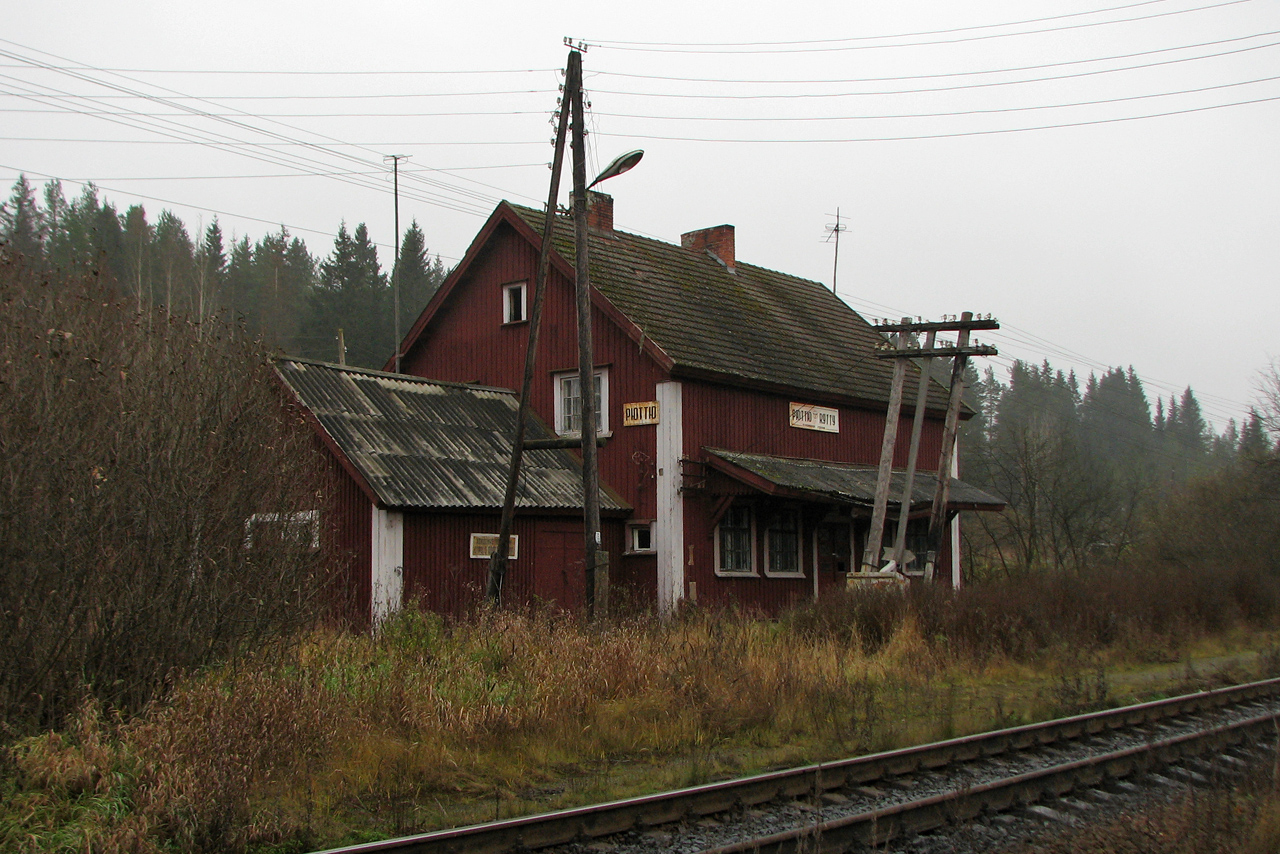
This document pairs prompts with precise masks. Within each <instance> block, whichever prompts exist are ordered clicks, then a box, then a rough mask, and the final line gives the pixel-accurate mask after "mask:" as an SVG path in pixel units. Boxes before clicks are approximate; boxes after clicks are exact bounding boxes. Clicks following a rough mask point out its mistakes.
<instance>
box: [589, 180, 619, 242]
mask: <svg viewBox="0 0 1280 854" xmlns="http://www.w3.org/2000/svg"><path fill="white" fill-rule="evenodd" d="M587 228H590V229H591V230H592V231H603V232H605V233H606V234H612V233H613V196H610V195H609V194H608V193H597V192H596V191H595V190H587Z"/></svg>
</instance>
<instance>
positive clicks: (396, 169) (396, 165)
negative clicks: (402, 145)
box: [382, 154, 409, 374]
mask: <svg viewBox="0 0 1280 854" xmlns="http://www.w3.org/2000/svg"><path fill="white" fill-rule="evenodd" d="M408 159H409V155H407V154H388V155H387V156H386V157H383V158H382V160H383V162H384V163H385V162H386V161H388V160H390V161H391V174H392V176H393V179H392V180H393V181H394V186H395V214H396V221H395V227H396V256H395V260H394V261H393V262H392V264H391V303H392V309H391V310H392V311H393V312H394V313H395V318H394V320H393V321H392V323H393V326H394V329H395V336H396V358H395V365H396V373H397V374H398V373H400V161H401V160H408Z"/></svg>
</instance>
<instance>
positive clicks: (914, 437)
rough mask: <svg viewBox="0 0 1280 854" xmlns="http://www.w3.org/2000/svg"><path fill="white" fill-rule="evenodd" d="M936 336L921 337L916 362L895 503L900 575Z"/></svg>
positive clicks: (896, 559)
mask: <svg viewBox="0 0 1280 854" xmlns="http://www.w3.org/2000/svg"><path fill="white" fill-rule="evenodd" d="M937 335H938V333H936V332H934V331H933V330H930V331H929V332H927V333H926V334H925V339H924V351H923V354H924V358H923V359H922V360H921V361H920V385H919V386H918V387H917V388H916V408H915V412H914V413H913V414H912V416H911V448H910V450H908V452H907V473H906V475H905V476H904V477H903V483H902V500H901V501H899V502H898V530H897V532H896V533H895V534H894V537H893V564H894V566H896V567H897V568H898V571H899V572H902V565H903V557H905V555H906V551H907V524H908V523H909V522H910V519H911V491H912V490H913V489H914V488H915V480H916V460H917V458H918V457H919V456H920V437H921V435H922V434H923V433H924V410H925V404H926V403H927V402H928V400H929V380H930V376H929V372H930V369H931V368H932V367H933V358H932V357H931V356H930V355H929V351H930V350H932V349H933V342H934V340H935V339H936V338H937Z"/></svg>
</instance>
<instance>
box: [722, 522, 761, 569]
mask: <svg viewBox="0 0 1280 854" xmlns="http://www.w3.org/2000/svg"><path fill="white" fill-rule="evenodd" d="M755 571H756V565H755V520H754V519H753V518H752V513H751V507H750V506H749V505H741V506H738V507H730V508H729V509H728V510H726V511H725V514H724V516H722V517H721V518H720V524H718V525H716V572H724V573H732V574H738V575H752V574H754V573H755Z"/></svg>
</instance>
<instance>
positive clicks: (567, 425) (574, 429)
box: [553, 368, 609, 436]
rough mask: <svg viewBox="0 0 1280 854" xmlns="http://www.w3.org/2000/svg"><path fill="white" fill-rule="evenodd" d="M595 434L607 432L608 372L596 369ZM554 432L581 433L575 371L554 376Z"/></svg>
mask: <svg viewBox="0 0 1280 854" xmlns="http://www.w3.org/2000/svg"><path fill="white" fill-rule="evenodd" d="M595 376H596V433H597V434H599V435H604V434H606V433H608V432H609V371H608V370H607V369H605V368H597V369H596V374H595ZM553 379H554V381H555V386H556V432H557V433H559V434H560V435H561V436H577V435H578V434H579V433H581V432H582V393H581V391H580V387H581V385H582V384H581V383H580V382H579V376H578V372H577V371H572V372H569V373H563V374H556V375H555V376H554V378H553Z"/></svg>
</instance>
